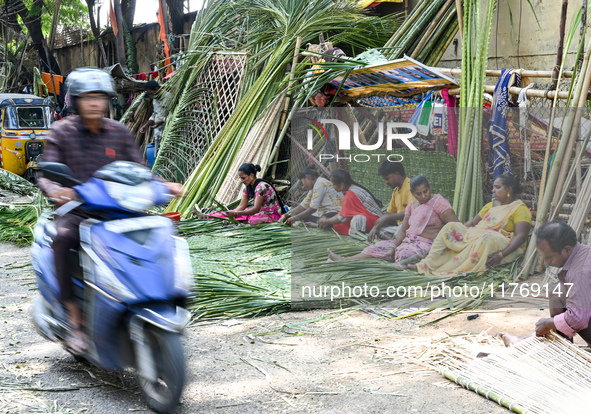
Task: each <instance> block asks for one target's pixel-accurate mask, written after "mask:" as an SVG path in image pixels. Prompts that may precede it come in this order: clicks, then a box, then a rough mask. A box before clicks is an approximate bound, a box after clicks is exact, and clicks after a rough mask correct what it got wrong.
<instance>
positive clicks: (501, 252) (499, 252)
mask: <svg viewBox="0 0 591 414" xmlns="http://www.w3.org/2000/svg"><path fill="white" fill-rule="evenodd" d="M497 253H498V254H499V256H501V260H503V251H502V250H499V251H498V252H497Z"/></svg>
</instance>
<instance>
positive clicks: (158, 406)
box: [139, 327, 185, 413]
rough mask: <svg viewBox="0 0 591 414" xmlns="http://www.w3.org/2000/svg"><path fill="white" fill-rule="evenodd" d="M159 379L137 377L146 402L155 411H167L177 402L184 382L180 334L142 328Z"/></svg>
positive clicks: (171, 409) (183, 361)
mask: <svg viewBox="0 0 591 414" xmlns="http://www.w3.org/2000/svg"><path fill="white" fill-rule="evenodd" d="M144 334H145V338H146V342H147V343H148V344H149V346H150V352H151V354H152V358H154V365H155V368H156V374H157V377H158V379H157V380H156V381H155V382H151V381H148V380H146V379H144V378H141V377H140V378H139V383H140V388H141V389H142V392H143V394H144V398H145V399H146V402H147V403H148V405H149V406H150V407H151V408H152V409H154V411H156V412H158V413H170V412H172V411H173V410H174V408H175V407H176V406H177V404H178V403H179V400H180V397H181V393H182V391H183V387H184V385H185V360H184V357H183V348H182V346H181V341H180V334H178V333H172V332H166V331H162V330H160V329H158V328H154V327H149V328H147V329H146V331H145V333H144Z"/></svg>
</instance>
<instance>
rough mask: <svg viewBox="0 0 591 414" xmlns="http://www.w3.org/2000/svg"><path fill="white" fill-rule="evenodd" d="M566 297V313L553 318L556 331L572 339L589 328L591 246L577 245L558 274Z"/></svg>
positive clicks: (590, 310) (590, 312) (590, 315)
mask: <svg viewBox="0 0 591 414" xmlns="http://www.w3.org/2000/svg"><path fill="white" fill-rule="evenodd" d="M558 280H559V281H560V282H562V283H572V285H570V286H564V287H563V294H565V293H566V291H568V290H569V287H570V291H569V292H568V296H567V297H566V308H567V310H566V312H564V313H561V314H559V315H556V316H555V317H554V325H555V326H556V329H558V330H559V331H560V332H562V333H564V334H565V335H567V336H568V337H569V338H572V337H573V336H574V335H575V333H577V332H578V331H581V330H583V329H585V328H587V327H588V326H589V320H590V319H591V246H586V245H582V244H580V243H577V245H576V246H575V247H574V248H573V251H572V253H571V254H570V256H569V258H568V260H567V261H566V263H565V264H564V266H563V267H562V270H561V271H560V273H558Z"/></svg>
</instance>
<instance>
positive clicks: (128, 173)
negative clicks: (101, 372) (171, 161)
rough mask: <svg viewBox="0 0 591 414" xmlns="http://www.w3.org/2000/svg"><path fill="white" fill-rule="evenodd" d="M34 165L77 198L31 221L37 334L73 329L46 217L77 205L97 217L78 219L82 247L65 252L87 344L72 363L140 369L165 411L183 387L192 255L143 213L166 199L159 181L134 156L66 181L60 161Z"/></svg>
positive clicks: (165, 223)
mask: <svg viewBox="0 0 591 414" xmlns="http://www.w3.org/2000/svg"><path fill="white" fill-rule="evenodd" d="M39 169H40V170H41V171H42V174H43V176H44V177H46V178H48V179H49V180H52V181H55V182H58V183H60V184H62V185H64V186H67V187H72V188H74V189H75V190H76V192H77V193H78V195H79V199H80V200H81V201H80V200H79V201H70V202H68V203H67V204H64V205H63V206H61V207H60V208H58V209H57V210H56V211H54V212H50V213H45V214H43V215H42V216H41V217H40V219H39V221H38V223H37V225H36V226H35V229H34V235H35V241H34V243H33V246H32V249H31V250H32V255H33V268H34V270H35V273H36V275H37V282H38V286H39V290H40V293H41V294H40V295H39V297H38V298H37V299H36V301H35V305H34V312H33V321H34V324H35V326H36V328H37V330H38V331H39V333H40V334H41V335H43V336H44V337H46V338H47V339H49V340H51V341H55V342H60V343H62V344H63V345H64V347H65V341H66V338H67V337H68V335H69V333H70V327H69V324H68V322H67V321H68V319H67V315H66V311H65V308H64V307H63V305H62V304H61V303H60V301H59V285H58V281H57V279H56V275H55V267H54V256H53V250H52V247H51V246H52V240H53V237H54V236H55V234H56V227H55V223H54V221H53V219H54V218H55V217H58V216H61V215H64V214H66V213H67V212H69V211H71V210H73V209H74V208H78V209H80V210H83V211H88V212H96V213H98V214H96V216H100V217H101V219H100V220H99V219H94V218H91V219H87V220H84V221H83V222H82V223H81V225H80V249H79V251H78V252H72V266H71V268H72V281H73V283H74V292H75V297H76V300H77V301H78V304H79V307H80V309H81V310H82V315H83V331H84V334H85V336H86V338H87V350H86V351H85V352H84V353H83V354H82V355H77V359H84V360H87V361H88V362H90V363H92V364H93V365H95V366H97V367H99V368H102V369H105V370H121V369H123V368H125V367H129V366H131V367H135V368H137V370H138V373H139V383H140V388H141V389H142V392H143V394H144V397H145V399H146V401H147V403H148V405H149V406H150V407H151V408H153V409H154V410H155V411H157V412H160V413H166V412H170V411H172V410H173V409H174V407H175V406H176V405H177V404H178V402H179V399H180V396H181V392H182V390H183V386H184V383H185V362H184V357H183V349H182V346H181V342H180V335H181V332H182V330H183V328H184V327H185V326H186V324H187V323H188V322H189V320H190V313H189V312H188V311H187V310H186V309H185V305H186V301H187V298H188V295H189V288H190V285H191V280H192V275H191V261H190V256H189V249H188V245H187V242H186V241H184V240H183V239H181V238H179V237H175V236H174V228H173V224H172V221H171V220H170V219H168V218H166V217H162V216H150V215H146V214H145V213H142V212H143V211H145V210H147V209H149V208H151V207H153V206H155V205H158V204H163V203H165V202H167V201H168V200H169V199H170V198H169V197H170V196H169V195H168V191H167V188H166V186H165V185H164V183H162V182H160V181H157V180H154V179H153V177H152V174H151V173H150V170H148V169H147V168H145V167H143V166H141V165H139V164H135V163H132V162H124V161H116V162H113V163H111V164H109V165H107V166H105V167H103V168H101V169H99V170H98V171H96V172H95V173H94V175H93V177H92V178H91V179H90V180H88V181H87V182H86V183H81V182H79V181H76V180H75V179H73V178H72V177H71V176H70V175H71V171H70V170H69V168H68V167H67V166H66V165H64V164H59V163H40V165H39ZM91 215H92V216H93V217H94V216H95V214H91Z"/></svg>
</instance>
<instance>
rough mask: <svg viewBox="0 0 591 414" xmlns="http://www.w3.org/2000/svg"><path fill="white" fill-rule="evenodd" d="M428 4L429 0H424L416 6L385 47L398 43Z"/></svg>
mask: <svg viewBox="0 0 591 414" xmlns="http://www.w3.org/2000/svg"><path fill="white" fill-rule="evenodd" d="M428 5H429V0H422V1H421V3H419V4H418V5H417V6H415V8H414V9H413V10H412V12H411V13H410V16H408V17H407V18H406V20H405V21H404V23H403V24H402V26H400V28H399V29H398V30H396V33H394V35H393V36H392V37H391V38H390V39H389V40H388V42H386V44H385V47H392V46H394V45H395V44H396V43H398V40H400V38H401V37H402V35H403V34H404V33H406V31H407V30H408V29H409V28H410V26H411V25H412V24H413V23H414V20H415V19H416V18H417V16H419V15H420V14H421V13H422V11H423V10H424V9H425V8H426V7H427V6H428Z"/></svg>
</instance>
